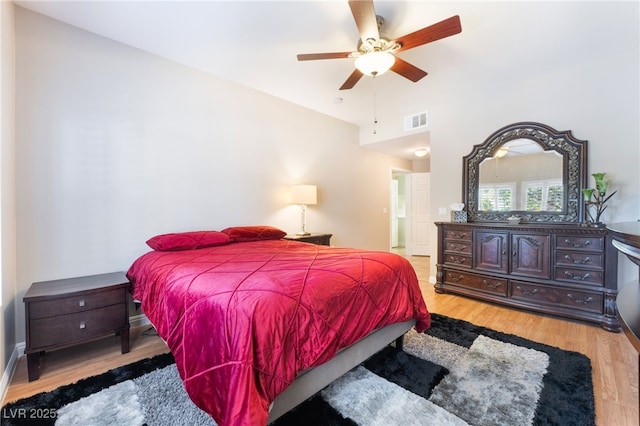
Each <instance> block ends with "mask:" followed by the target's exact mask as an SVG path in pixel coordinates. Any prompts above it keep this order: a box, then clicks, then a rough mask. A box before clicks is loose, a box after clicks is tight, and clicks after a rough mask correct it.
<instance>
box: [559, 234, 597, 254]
mask: <svg viewBox="0 0 640 426" xmlns="http://www.w3.org/2000/svg"><path fill="white" fill-rule="evenodd" d="M556 248H559V249H577V250H594V251H602V249H603V248H604V237H597V236H589V237H576V236H574V235H557V236H556Z"/></svg>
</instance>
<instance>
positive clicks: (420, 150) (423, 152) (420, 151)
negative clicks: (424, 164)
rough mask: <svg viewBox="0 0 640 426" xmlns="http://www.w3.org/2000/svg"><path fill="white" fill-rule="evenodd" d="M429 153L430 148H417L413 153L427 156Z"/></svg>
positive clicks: (418, 155) (417, 155)
mask: <svg viewBox="0 0 640 426" xmlns="http://www.w3.org/2000/svg"><path fill="white" fill-rule="evenodd" d="M428 153H429V150H428V149H426V148H421V149H416V150H415V151H414V152H413V155H415V156H416V157H426V156H427V154H428Z"/></svg>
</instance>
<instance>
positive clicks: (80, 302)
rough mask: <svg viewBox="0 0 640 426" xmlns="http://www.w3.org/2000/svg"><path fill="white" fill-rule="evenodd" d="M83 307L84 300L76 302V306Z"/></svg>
mask: <svg viewBox="0 0 640 426" xmlns="http://www.w3.org/2000/svg"><path fill="white" fill-rule="evenodd" d="M84 305H85V303H84V299H81V300H80V301H79V302H78V306H80V307H83V306H84Z"/></svg>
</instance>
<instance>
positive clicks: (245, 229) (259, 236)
mask: <svg viewBox="0 0 640 426" xmlns="http://www.w3.org/2000/svg"><path fill="white" fill-rule="evenodd" d="M220 232H224V233H225V234H227V235H228V236H229V237H231V239H232V240H233V241H259V240H279V239H280V238H282V237H284V236H285V235H287V233H286V232H284V231H283V230H281V229H278V228H274V227H273V226H233V227H230V228H226V229H223V230H222V231H220Z"/></svg>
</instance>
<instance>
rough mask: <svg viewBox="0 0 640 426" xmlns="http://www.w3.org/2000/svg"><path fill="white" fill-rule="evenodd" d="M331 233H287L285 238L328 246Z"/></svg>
mask: <svg viewBox="0 0 640 426" xmlns="http://www.w3.org/2000/svg"><path fill="white" fill-rule="evenodd" d="M332 235H333V234H309V235H287V236H286V237H284V239H285V240H291V241H302V242H304V243H312V244H317V245H319V246H330V245H331V242H330V240H331V236H332Z"/></svg>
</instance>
